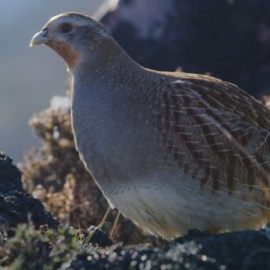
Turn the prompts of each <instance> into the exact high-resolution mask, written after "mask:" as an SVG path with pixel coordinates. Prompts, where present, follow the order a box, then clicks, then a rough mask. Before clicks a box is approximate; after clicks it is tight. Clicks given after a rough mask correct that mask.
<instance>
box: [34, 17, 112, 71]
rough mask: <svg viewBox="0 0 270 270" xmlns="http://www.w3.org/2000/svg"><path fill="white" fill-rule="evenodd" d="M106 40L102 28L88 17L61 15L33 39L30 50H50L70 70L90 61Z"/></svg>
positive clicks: (108, 37) (106, 32)
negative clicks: (83, 61)
mask: <svg viewBox="0 0 270 270" xmlns="http://www.w3.org/2000/svg"><path fill="white" fill-rule="evenodd" d="M110 39H111V36H110V34H109V33H108V31H107V30H106V29H105V27H103V26H102V25H101V24H100V23H98V22H96V21H95V20H93V19H91V18H90V17H88V16H86V15H83V14H80V13H63V14H60V15H57V16H55V17H52V18H51V19H50V20H49V21H48V22H47V23H46V24H45V26H44V27H43V28H42V30H41V31H40V32H38V33H36V34H35V35H34V36H33V38H32V40H31V42H30V47H32V46H34V45H39V44H43V45H46V46H48V47H50V48H51V49H53V50H54V51H55V52H57V53H58V54H59V55H60V56H61V57H62V58H63V59H64V61H65V62H66V64H67V66H68V67H69V68H71V69H72V68H73V67H74V66H76V65H78V63H79V62H80V61H81V60H82V59H85V58H87V57H92V59H89V60H94V59H93V58H95V54H97V52H98V51H99V47H102V45H104V43H106V42H107V41H108V40H110ZM85 52H87V53H85Z"/></svg>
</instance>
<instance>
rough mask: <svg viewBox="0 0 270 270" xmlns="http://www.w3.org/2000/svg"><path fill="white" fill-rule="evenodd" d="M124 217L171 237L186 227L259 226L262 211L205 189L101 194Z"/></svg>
mask: <svg viewBox="0 0 270 270" xmlns="http://www.w3.org/2000/svg"><path fill="white" fill-rule="evenodd" d="M104 195H105V196H106V197H107V199H108V201H109V202H110V203H111V205H113V206H114V207H116V208H118V209H119V211H120V212H121V213H122V214H123V215H124V216H126V217H128V218H130V219H131V220H132V221H133V222H134V223H136V224H138V225H139V226H140V227H142V228H143V229H144V230H146V231H148V232H149V233H151V234H155V235H157V236H161V237H163V238H165V239H168V240H169V239H173V238H176V237H178V236H181V235H183V234H185V233H186V232H187V231H188V230H189V229H193V228H196V229H198V230H200V231H211V232H218V231H230V230H243V229H254V228H256V227H257V226H258V227H261V226H262V225H263V223H264V222H265V220H263V213H262V211H261V210H260V207H259V206H258V205H256V204H255V203H254V202H251V203H247V202H241V201H239V200H237V199H234V198H230V197H228V196H229V195H228V193H219V194H215V195H213V194H212V193H209V192H208V191H207V190H204V191H203V190H201V194H199V193H198V194H195V193H194V194H193V196H190V197H189V198H187V197H185V196H184V195H183V194H179V193H177V192H175V191H172V190H168V189H158V188H152V187H151V189H149V188H148V187H147V186H143V185H141V186H133V187H129V188H125V189H122V190H121V192H119V193H117V192H114V193H110V194H104Z"/></svg>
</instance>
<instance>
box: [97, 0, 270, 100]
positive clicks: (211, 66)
mask: <svg viewBox="0 0 270 270" xmlns="http://www.w3.org/2000/svg"><path fill="white" fill-rule="evenodd" d="M269 14H270V2H269V1H268V0H256V1H254V0H219V1H216V0H205V1H201V0H190V1H186V0H167V1H164V0H151V1H138V0H133V1H126V0H120V1H119V4H118V6H117V8H116V9H114V10H113V11H112V9H111V7H110V8H108V10H107V12H106V11H104V13H103V15H102V16H100V20H101V22H102V23H104V24H105V25H106V26H107V27H108V29H109V30H110V31H111V33H112V34H113V36H114V37H115V39H116V40H117V41H118V42H119V43H120V44H121V45H122V47H123V48H124V49H125V50H126V51H127V52H128V53H129V54H130V55H131V57H132V58H134V59H135V60H136V61H137V62H139V63H140V64H141V65H143V66H145V67H148V68H153V69H157V70H168V71H169V70H170V71H174V70H175V69H177V68H178V67H181V68H182V69H183V71H185V72H192V73H206V72H207V73H211V74H212V75H213V76H215V77H218V78H220V79H223V80H227V81H230V82H232V83H235V84H237V85H239V86H240V87H241V88H243V89H244V90H246V91H247V92H248V93H250V94H252V95H253V96H255V97H261V96H262V95H263V94H267V93H269V92H270V19H269Z"/></svg>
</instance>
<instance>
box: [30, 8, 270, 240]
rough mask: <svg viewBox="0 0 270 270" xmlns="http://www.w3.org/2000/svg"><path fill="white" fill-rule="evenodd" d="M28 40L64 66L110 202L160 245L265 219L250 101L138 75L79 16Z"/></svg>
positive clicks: (235, 91)
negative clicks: (54, 55) (161, 241)
mask: <svg viewBox="0 0 270 270" xmlns="http://www.w3.org/2000/svg"><path fill="white" fill-rule="evenodd" d="M31 44H32V45H35V44H46V45H47V46H49V47H51V48H52V49H53V50H55V51H56V52H57V53H58V54H59V55H60V56H61V57H62V58H63V59H64V60H65V62H66V64H67V66H68V68H69V70H70V73H71V75H72V78H73V100H72V122H73V131H74V135H75V141H76V145H77V148H78V151H79V152H80V154H81V158H82V160H83V161H84V163H85V165H86V168H87V169H88V170H89V171H90V173H91V174H92V175H93V177H94V179H95V181H96V182H97V184H98V185H99V187H100V188H101V190H102V191H103V193H104V195H105V197H106V198H107V199H108V201H109V203H110V204H111V206H115V207H117V208H118V209H119V210H120V211H121V212H122V213H123V214H124V215H125V216H127V217H129V218H130V219H132V220H133V221H134V222H135V223H137V224H139V225H140V226H141V227H143V228H145V229H146V230H148V231H149V232H151V233H153V234H156V235H160V236H163V237H164V238H167V239H170V238H174V237H176V236H178V235H181V234H182V233H184V232H185V231H186V230H187V229H190V228H197V229H200V230H210V231H222V230H242V229H248V228H256V227H262V226H263V225H264V224H265V222H266V221H267V220H268V219H269V216H270V210H269V200H270V193H269V171H270V155H269V152H270V139H269V134H270V133H269V129H270V113H269V111H268V110H267V109H266V108H265V107H264V106H263V105H262V104H261V103H259V102H258V101H257V100H255V99H254V98H252V97H251V96H249V95H248V94H246V93H245V92H243V91H242V90H241V89H239V88H238V87H237V86H235V85H233V84H230V83H228V82H224V81H221V80H218V79H215V78H213V77H210V76H205V75H195V74H186V73H182V72H177V73H171V72H158V71H153V70H149V69H145V68H143V67H141V66H139V65H138V64H136V63H135V62H134V61H133V60H131V59H130V58H129V57H128V55H127V54H126V53H125V52H124V51H123V50H122V48H121V47H120V46H119V45H118V44H117V43H116V42H115V41H114V39H113V38H112V37H111V36H110V34H109V33H108V32H107V30H106V29H105V28H104V27H103V26H102V25H101V24H99V23H97V22H95V21H94V20H92V19H91V18H89V17H87V16H85V15H81V14H76V13H66V14H61V15H58V16H56V17H54V18H52V19H51V20H50V21H49V22H48V23H47V24H46V25H45V27H44V29H43V30H42V31H41V32H39V33H38V34H36V35H35V36H34V37H33V39H32V41H31Z"/></svg>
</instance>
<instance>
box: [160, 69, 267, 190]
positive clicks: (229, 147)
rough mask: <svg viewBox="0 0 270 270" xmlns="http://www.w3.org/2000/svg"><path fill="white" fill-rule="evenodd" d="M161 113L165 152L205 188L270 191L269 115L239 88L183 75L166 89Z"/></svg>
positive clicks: (225, 83)
mask: <svg viewBox="0 0 270 270" xmlns="http://www.w3.org/2000/svg"><path fill="white" fill-rule="evenodd" d="M161 110H162V112H161V113H160V114H159V115H158V118H157V119H158V127H159V129H160V130H161V131H162V134H163V137H162V145H163V147H164V148H165V149H166V151H164V152H166V153H169V155H170V157H172V158H173V160H174V162H176V164H177V166H179V167H181V168H182V169H183V170H184V172H185V173H186V174H188V175H189V176H191V177H192V178H194V179H196V180H198V181H200V184H201V186H206V187H209V188H211V190H212V191H213V192H215V191H218V190H226V191H228V192H234V191H236V190H237V189H238V188H239V187H240V186H242V187H248V188H249V189H252V188H255V187H258V181H259V183H260V184H261V186H262V187H265V188H268V187H269V186H270V185H269V183H270V177H269V172H270V155H269V152H270V132H269V130H270V112H269V111H268V110H267V109H266V108H265V107H264V106H263V105H262V104H261V103H259V102H258V101H257V100H255V99H254V98H252V97H251V96H249V95H248V94H246V93H245V92H244V91H242V90H241V89H239V88H238V87H237V86H235V85H233V84H230V83H227V82H224V81H221V80H218V79H215V78H212V77H208V76H201V75H187V74H185V75H184V76H181V78H179V79H176V80H175V81H172V82H171V83H169V84H168V85H167V87H166V90H165V91H164V92H163V94H162V103H161Z"/></svg>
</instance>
